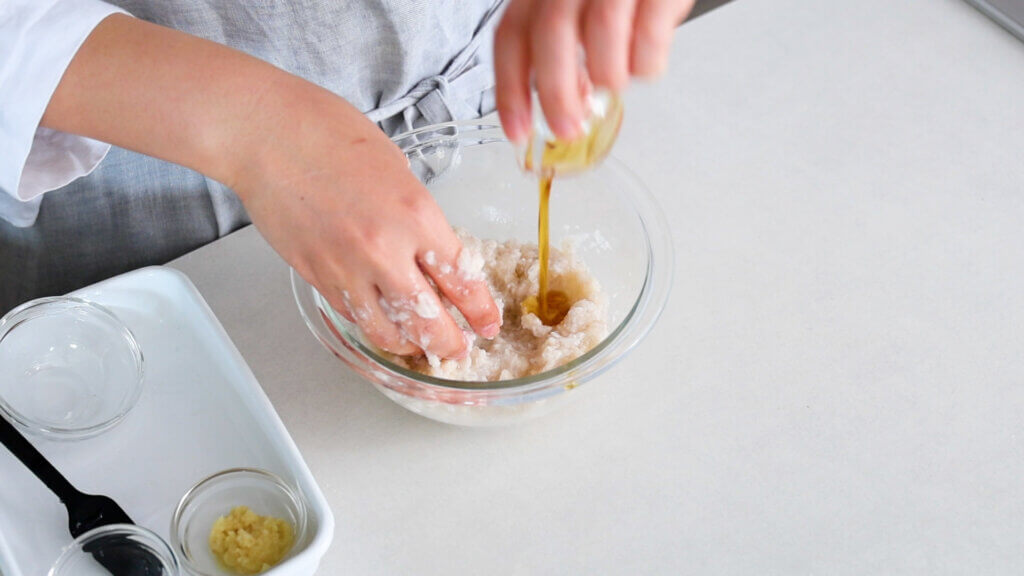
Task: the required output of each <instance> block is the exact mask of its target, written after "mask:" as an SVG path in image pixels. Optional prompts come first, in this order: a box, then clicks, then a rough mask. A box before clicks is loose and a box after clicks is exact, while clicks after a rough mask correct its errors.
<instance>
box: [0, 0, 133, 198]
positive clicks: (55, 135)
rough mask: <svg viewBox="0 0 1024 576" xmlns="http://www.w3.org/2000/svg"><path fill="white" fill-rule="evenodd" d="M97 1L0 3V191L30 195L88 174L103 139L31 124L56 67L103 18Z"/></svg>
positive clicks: (61, 67) (105, 7)
mask: <svg viewBox="0 0 1024 576" xmlns="http://www.w3.org/2000/svg"><path fill="white" fill-rule="evenodd" d="M116 13H124V11H123V10H121V9H120V8H117V7H116V6H112V5H110V4H107V3H106V2H102V1H100V0H4V1H3V2H0V190H2V191H3V192H5V193H6V194H9V195H10V196H12V197H14V198H16V199H18V200H22V201H25V200H30V199H32V198H34V197H36V196H38V195H40V194H42V193H43V192H47V191H49V190H54V189H56V188H60V187H61V186H64V185H66V184H68V183H69V182H71V181H72V180H75V179H76V178H80V177H82V176H85V175H86V174H88V173H89V172H91V171H92V170H93V169H94V168H96V166H97V165H98V164H99V163H100V161H101V160H102V159H103V157H104V156H105V155H106V153H107V151H108V150H109V149H110V146H109V145H108V144H103V143H101V142H97V141H95V140H91V139H89V138H84V137H81V136H75V135H72V134H67V133H63V132H57V131H55V130H48V129H46V128H41V127H39V122H40V120H41V119H42V117H43V113H44V112H45V111H46V107H47V106H48V105H49V103H50V98H51V97H52V96H53V93H54V91H55V90H56V89H57V85H58V84H60V80H61V78H62V77H63V76H64V71H65V70H66V69H67V67H68V65H69V64H70V63H71V59H72V58H73V57H74V55H75V53H76V52H78V49H79V47H81V45H82V43H83V42H85V39H86V38H87V37H88V36H89V34H90V33H92V30H93V29H94V28H95V27H96V25H97V24H99V23H100V22H101V21H102V20H103V19H104V18H106V17H107V16H110V15H111V14H116Z"/></svg>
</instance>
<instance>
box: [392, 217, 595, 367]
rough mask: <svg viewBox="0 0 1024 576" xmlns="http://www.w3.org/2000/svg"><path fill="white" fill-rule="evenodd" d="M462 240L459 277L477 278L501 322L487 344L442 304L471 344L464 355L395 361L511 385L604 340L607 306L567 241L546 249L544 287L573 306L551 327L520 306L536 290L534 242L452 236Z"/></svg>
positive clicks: (537, 269) (456, 311)
mask: <svg viewBox="0 0 1024 576" xmlns="http://www.w3.org/2000/svg"><path fill="white" fill-rule="evenodd" d="M458 233H459V237H460V238H461V240H462V243H463V250H462V254H461V255H460V258H459V262H458V265H459V272H460V273H463V274H465V275H466V276H467V277H483V278H484V279H486V281H487V284H488V285H489V287H490V289H491V294H492V295H493V296H494V299H495V301H496V302H497V303H498V306H499V308H501V309H502V314H503V318H504V322H503V324H502V327H501V332H500V333H499V334H498V336H497V337H495V338H494V339H493V340H486V339H484V338H480V337H477V336H475V335H473V333H472V331H471V330H470V329H469V327H468V324H467V323H466V322H465V320H464V319H463V318H462V315H461V314H459V312H458V310H457V309H456V308H455V307H454V306H452V305H450V304H448V305H447V308H448V311H449V313H451V314H452V317H454V318H455V319H456V321H457V322H458V323H459V324H460V325H461V326H462V327H463V329H464V330H465V331H466V333H467V335H468V337H469V338H470V340H471V348H470V352H469V355H468V356H467V357H466V358H463V359H461V360H442V359H440V358H438V357H436V356H432V355H428V356H427V357H399V356H394V355H389V356H390V358H391V359H392V361H394V362H395V363H396V364H398V365H400V366H403V367H406V368H409V369H411V370H415V371H417V372H421V373H423V374H428V375H430V376H435V377H438V378H447V379H451V380H475V381H493V380H509V379H512V378H519V377H521V376H528V375H531V374H536V373H538V372H543V371H545V370H550V369H552V368H555V367H557V366H560V365H562V364H565V363H566V362H569V361H571V360H573V359H575V358H578V357H579V356H581V355H583V354H585V353H586V352H587V351H588V350H590V349H591V348H593V347H594V346H596V345H597V344H598V343H599V342H601V341H602V340H603V339H604V338H605V336H607V335H608V302H607V299H606V297H605V294H604V292H603V291H602V290H601V287H600V286H599V285H598V283H597V281H596V280H595V279H594V278H593V277H592V276H591V275H590V272H589V271H588V270H587V267H586V266H585V265H584V264H583V262H582V261H580V260H579V258H578V257H577V256H576V254H575V252H574V250H573V247H572V245H571V244H568V243H564V244H563V245H562V246H561V247H560V248H555V247H552V249H551V253H550V255H549V278H550V287H549V288H550V289H551V290H561V291H562V292H564V293H566V295H568V297H569V299H570V301H571V302H572V303H573V304H572V307H571V308H570V309H569V312H568V314H566V316H565V318H564V319H563V320H562V321H561V322H559V323H558V324H557V325H556V326H545V325H544V324H543V323H542V322H541V320H540V319H539V318H538V317H537V316H536V315H535V314H530V313H524V310H523V307H522V304H523V302H524V301H525V300H526V299H527V298H528V297H529V296H535V295H536V294H537V290H538V276H539V272H540V263H539V258H538V253H537V245H536V244H532V243H522V242H519V241H517V240H508V241H505V242H498V241H495V240H486V239H480V238H476V237H475V236H472V235H469V234H467V233H466V232H464V231H458Z"/></svg>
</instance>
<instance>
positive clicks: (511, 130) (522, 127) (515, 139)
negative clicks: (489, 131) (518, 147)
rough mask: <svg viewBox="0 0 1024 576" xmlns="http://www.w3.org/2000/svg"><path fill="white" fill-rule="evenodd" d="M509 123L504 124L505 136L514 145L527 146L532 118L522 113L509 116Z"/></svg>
mask: <svg viewBox="0 0 1024 576" xmlns="http://www.w3.org/2000/svg"><path fill="white" fill-rule="evenodd" d="M506 120H507V121H505V122H503V126H504V127H505V136H507V137H508V139H509V140H510V141H511V142H512V143H513V144H526V140H527V138H528V137H529V134H530V118H529V116H527V115H525V114H523V113H522V112H513V113H510V114H508V117H507V118H506Z"/></svg>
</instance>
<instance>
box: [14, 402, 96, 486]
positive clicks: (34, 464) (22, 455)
mask: <svg viewBox="0 0 1024 576" xmlns="http://www.w3.org/2000/svg"><path fill="white" fill-rule="evenodd" d="M0 442H2V443H3V445H4V446H6V447H7V449H8V450H10V451H11V454H14V455H15V456H16V457H17V458H18V460H21V463H22V464H24V465H25V466H27V467H28V469H29V470H31V471H32V473H33V474H35V475H36V478H39V479H40V480H42V481H43V484H46V487H47V488H49V489H50V490H52V491H53V493H54V494H56V495H57V497H58V498H60V501H61V502H65V503H67V502H70V501H72V500H74V499H75V498H76V497H77V496H79V495H81V492H79V491H78V490H76V489H75V487H74V486H72V485H71V483H70V482H68V481H67V479H66V478H64V476H63V475H61V473H60V472H58V471H57V469H56V468H54V467H53V464H50V463H49V462H48V461H47V460H46V458H44V457H43V455H42V454H40V453H39V451H38V450H36V449H35V446H32V444H30V443H29V441H28V440H27V439H26V438H25V437H24V436H22V435H21V432H18V430H17V429H15V428H14V426H13V425H11V423H10V422H8V421H7V420H6V419H5V418H2V417H0Z"/></svg>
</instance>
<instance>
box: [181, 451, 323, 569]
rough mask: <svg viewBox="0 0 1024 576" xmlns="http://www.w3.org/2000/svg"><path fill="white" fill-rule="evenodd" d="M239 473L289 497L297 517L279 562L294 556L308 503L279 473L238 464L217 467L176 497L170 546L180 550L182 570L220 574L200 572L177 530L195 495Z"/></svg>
mask: <svg viewBox="0 0 1024 576" xmlns="http://www.w3.org/2000/svg"><path fill="white" fill-rule="evenodd" d="M243 475H244V476H250V477H256V478H259V479H260V480H262V481H265V482H268V483H269V484H270V485H272V486H274V487H276V488H278V489H280V490H281V491H282V492H283V493H284V494H285V496H286V497H287V498H288V500H290V501H291V502H292V503H293V504H294V505H295V509H296V512H297V513H298V518H297V519H296V526H295V533H294V539H293V541H292V549H291V550H289V551H288V554H287V555H285V557H284V558H283V559H282V560H281V561H282V562H284V561H285V560H287V559H288V558H291V557H292V556H293V555H294V552H295V547H296V546H297V545H298V544H300V543H302V542H303V539H304V538H305V537H306V528H307V527H306V524H308V522H309V506H308V504H306V500H305V498H303V496H302V492H301V491H300V490H299V489H298V488H296V487H292V485H291V484H289V483H288V482H287V481H285V479H284V478H282V477H281V476H278V475H277V474H274V473H273V472H270V471H269V470H264V469H262V468H251V467H238V468H228V469H226V470H221V471H219V472H215V473H213V474H210V475H209V476H206V477H205V478H203V479H202V480H200V481H198V482H196V483H195V484H194V485H192V487H191V488H189V489H188V490H187V491H186V492H185V494H184V495H183V496H182V497H181V499H180V500H178V505H177V506H176V507H175V509H174V514H173V515H172V516H171V533H170V537H171V549H172V550H174V551H175V552H177V553H180V555H181V563H182V564H183V565H185V567H186V569H187V570H188V571H189V572H190V573H193V574H196V575H197V576H220V574H221V573H216V574H211V573H209V572H204V571H203V570H201V569H199V567H197V566H196V565H195V562H193V560H192V558H191V557H190V556H189V555H188V553H187V552H186V550H185V542H184V541H183V540H182V537H181V536H182V534H181V532H182V531H183V530H184V528H185V526H186V524H184V523H183V522H182V520H183V516H184V515H185V511H186V509H188V507H189V506H190V505H191V504H192V502H193V501H194V500H195V499H196V498H197V497H198V495H199V494H200V493H202V492H203V490H205V489H207V488H209V487H210V486H212V485H214V483H216V482H218V481H222V480H224V479H225V478H226V477H229V476H243Z"/></svg>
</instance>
